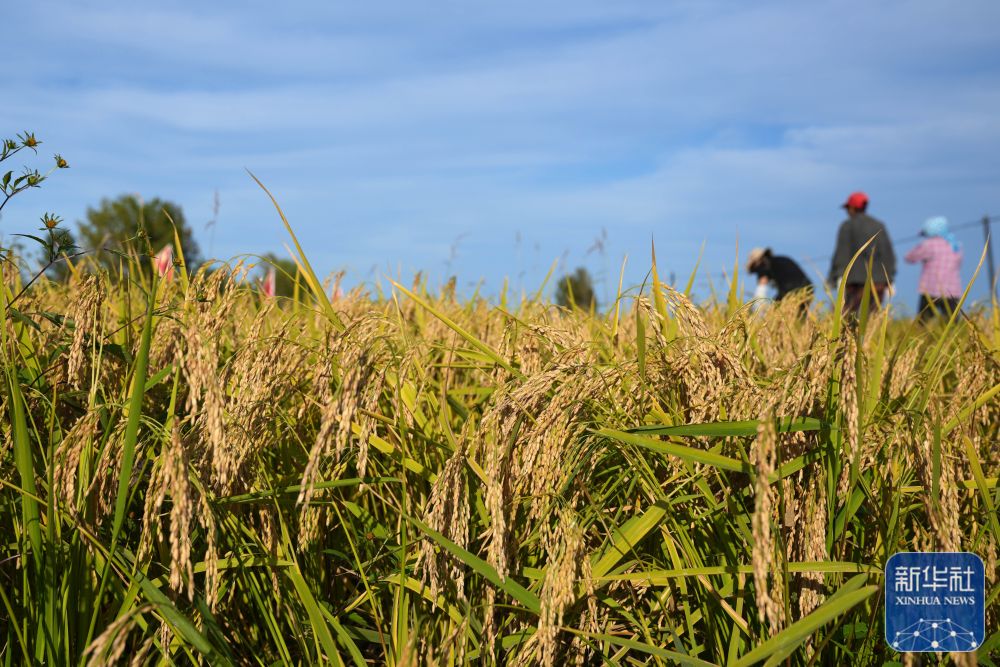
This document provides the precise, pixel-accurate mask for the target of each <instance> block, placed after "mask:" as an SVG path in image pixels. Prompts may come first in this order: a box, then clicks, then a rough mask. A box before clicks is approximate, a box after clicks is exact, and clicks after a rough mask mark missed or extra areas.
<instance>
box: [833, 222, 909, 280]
mask: <svg viewBox="0 0 1000 667" xmlns="http://www.w3.org/2000/svg"><path fill="white" fill-rule="evenodd" d="M876 235H877V236H876ZM873 236H875V240H874V241H872V242H871V244H870V245H869V246H868V247H867V248H866V249H865V251H864V252H863V253H862V254H861V255H860V256H859V257H858V259H857V261H856V262H854V266H852V267H851V272H850V273H849V274H848V275H847V282H848V284H851V283H855V284H864V282H865V280H866V278H867V277H868V262H869V260H870V259H871V260H872V282H873V283H883V284H884V283H891V282H892V281H893V280H894V279H895V277H896V253H894V252H893V250H892V241H890V240H889V232H888V231H887V230H886V228H885V225H884V224H882V223H881V222H880V221H878V220H876V219H875V218H873V217H871V216H870V215H868V214H867V213H855V214H854V215H852V216H851V217H849V218H848V219H847V220H844V221H843V222H842V223H840V231H839V232H837V249H836V250H835V251H834V253H833V261H832V262H831V263H830V284H831V285H835V284H836V283H837V282H839V281H840V277H841V276H842V275H843V274H844V271H846V270H847V265H848V264H849V263H850V262H851V258H852V257H854V253H856V252H857V251H858V250H860V249H861V246H863V245H864V244H865V243H867V242H868V239H870V238H872V237H873ZM873 255H874V258H873V257H872V256H873Z"/></svg>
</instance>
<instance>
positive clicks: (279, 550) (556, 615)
mask: <svg viewBox="0 0 1000 667" xmlns="http://www.w3.org/2000/svg"><path fill="white" fill-rule="evenodd" d="M299 252H301V248H300V249H299ZM299 259H300V262H301V270H302V275H303V285H304V286H303V289H302V291H301V293H299V294H297V295H296V297H295V298H293V299H280V298H279V299H267V298H264V297H262V296H261V295H260V294H259V293H258V292H257V291H256V290H255V289H254V287H253V284H252V282H248V281H245V280H243V279H242V276H243V272H244V270H245V267H239V266H237V267H232V268H230V269H224V270H218V271H215V272H212V273H210V272H205V271H203V272H200V273H198V274H197V275H188V274H187V272H185V271H183V270H179V271H178V273H177V275H176V276H175V277H174V279H173V280H172V281H170V282H165V281H162V280H159V279H158V278H156V277H155V276H153V275H151V274H150V272H149V269H148V268H147V269H145V270H142V269H140V265H139V264H138V263H133V265H132V267H131V279H130V280H127V281H122V280H116V279H112V278H111V277H110V276H108V275H107V274H102V273H95V272H91V271H88V270H87V266H86V265H80V266H78V267H76V268H77V271H76V274H75V275H74V276H73V277H72V278H71V280H70V282H69V283H68V284H57V283H50V282H45V281H44V280H43V281H41V282H39V283H37V284H36V285H34V286H32V287H31V288H30V289H29V290H27V291H26V292H25V293H24V294H23V295H21V296H19V297H17V298H16V300H15V301H14V302H13V303H11V300H12V299H14V298H15V296H16V295H17V294H18V293H19V292H20V289H21V286H20V284H19V282H18V281H19V280H20V279H19V278H18V277H17V276H16V275H11V274H8V275H7V279H6V284H5V290H4V291H3V292H4V296H3V302H4V303H3V305H4V313H5V317H4V322H3V327H2V335H3V339H2V349H3V368H4V371H5V385H4V392H3V406H2V410H3V413H4V420H3V433H2V436H3V438H2V443H0V664H2V665H22V664H42V663H44V664H49V665H78V664H79V665H82V664H132V665H146V664H150V665H172V664H178V665H188V664H201V665H228V664H232V665H311V664H335V665H339V664H346V665H369V664H370V665H375V664H378V665H382V664H387V665H400V666H403V665H406V666H409V665H438V664H440V665H465V664H484V665H572V664H576V665H645V664H649V665H675V664H681V665H737V666H741V665H753V664H768V665H778V664H782V665H784V664H787V665H875V664H878V665H881V664H893V663H905V664H918V663H917V661H916V658H915V657H914V656H912V655H909V656H908V655H900V654H897V653H894V652H893V651H891V650H890V649H889V648H888V647H887V646H886V644H885V642H884V639H883V637H882V631H883V627H882V625H883V620H882V584H883V580H882V567H883V566H884V564H885V562H886V560H887V559H888V558H889V556H890V555H891V554H893V553H895V552H897V551H909V550H946V551H952V550H968V551H972V552H975V553H977V554H979V555H980V556H981V557H982V558H983V560H984V561H985V562H986V571H987V629H988V632H989V633H992V634H991V635H990V636H988V638H987V640H986V642H985V644H984V646H983V647H982V648H981V649H980V651H979V653H978V656H976V655H969V654H964V655H959V654H956V655H955V656H952V657H949V656H947V655H943V656H940V657H937V658H935V657H933V656H931V657H932V660H931V662H933V663H936V662H938V661H942V662H946V663H947V662H949V661H954V662H956V663H958V664H974V663H975V661H976V659H977V657H978V660H979V661H980V662H981V664H996V663H997V662H1000V626H998V612H1000V601H998V597H1000V582H998V581H997V576H996V575H997V546H998V545H997V542H998V539H1000V519H998V515H997V504H998V503H1000V495H998V491H997V471H998V470H1000V446H998V444H997V443H998V437H997V436H998V424H1000V402H998V399H997V394H998V392H1000V366H998V361H1000V320H998V311H997V310H995V309H979V310H977V309H974V308H967V309H966V312H967V314H968V317H967V318H956V320H955V321H954V322H951V323H950V324H943V323H942V324H938V325H935V326H933V327H930V328H922V327H920V326H919V325H916V324H914V323H912V322H911V321H908V320H905V321H904V320H897V319H893V318H890V317H887V316H886V315H885V314H884V313H879V314H867V313H865V314H863V316H862V318H861V320H860V321H847V320H844V319H843V318H842V317H841V316H840V314H839V313H837V312H829V311H828V310H823V309H820V308H819V307H816V308H814V309H813V310H812V311H810V312H809V314H808V315H807V316H806V317H804V318H799V317H798V316H797V313H798V304H797V303H791V302H787V301H786V302H783V303H781V304H779V305H778V306H776V307H773V308H770V309H768V310H766V311H764V312H762V313H760V314H754V313H753V312H752V309H751V308H750V307H749V305H747V304H743V303H742V302H741V301H740V298H739V294H738V292H737V291H736V290H733V291H732V292H731V293H730V295H729V296H728V298H726V297H725V296H723V297H722V298H721V299H720V300H719V301H717V302H712V303H707V304H697V305H696V304H693V303H692V302H691V301H690V300H689V298H688V297H687V296H686V295H685V293H684V291H683V289H680V288H679V289H678V290H677V291H675V290H674V289H672V288H671V287H669V286H667V285H664V284H662V283H661V282H660V281H659V280H657V279H656V276H655V273H654V274H653V277H652V278H651V280H650V281H649V282H648V283H647V284H646V285H645V286H644V287H639V286H637V287H635V288H633V289H623V290H621V291H620V292H619V299H618V300H617V301H616V303H614V304H612V307H611V308H610V309H609V310H608V311H607V312H600V313H586V312H580V311H576V312H570V311H566V310H561V309H559V308H557V307H555V306H553V305H551V304H549V303H546V301H545V300H544V299H542V298H540V297H537V296H532V295H527V296H526V297H525V298H523V299H522V298H518V299H512V298H510V297H507V298H505V299H503V300H502V302H501V303H499V304H498V303H497V302H496V301H494V302H492V303H490V302H487V301H485V300H483V299H480V298H473V299H466V300H461V299H458V298H456V297H455V295H454V291H453V289H450V288H448V287H446V288H445V289H443V290H440V291H439V290H437V289H432V288H430V287H428V286H427V285H425V284H422V283H420V282H419V281H418V282H416V283H413V284H407V285H398V284H393V285H391V286H389V285H387V286H386V289H385V290H384V291H382V292H372V293H366V292H363V291H354V292H352V293H350V294H348V295H347V296H345V297H344V298H342V299H338V300H335V301H330V300H329V299H328V298H327V297H326V296H325V293H327V292H325V291H324V289H323V287H322V286H321V285H319V283H318V282H317V281H316V278H315V276H314V274H313V273H312V269H311V268H309V266H308V263H307V262H306V261H305V258H304V257H302V256H300V258H299ZM991 660H992V662H991ZM921 664H928V661H927V658H926V657H925V658H924V662H923V663H921Z"/></svg>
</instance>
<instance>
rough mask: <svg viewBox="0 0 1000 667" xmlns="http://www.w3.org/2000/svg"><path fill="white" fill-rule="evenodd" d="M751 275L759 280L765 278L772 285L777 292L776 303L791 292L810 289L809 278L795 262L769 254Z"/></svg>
mask: <svg viewBox="0 0 1000 667" xmlns="http://www.w3.org/2000/svg"><path fill="white" fill-rule="evenodd" d="M751 273H753V274H755V275H757V276H758V277H759V278H767V279H768V281H769V282H770V283H771V284H772V285H774V287H775V289H777V290H778V296H777V300H778V301H780V300H781V299H783V298H784V297H785V295H787V294H788V293H789V292H791V291H793V290H797V289H802V288H804V287H812V283H811V282H809V278H807V277H806V274H805V273H803V272H802V269H801V268H799V265H798V264H796V263H795V260H793V259H791V258H789V257H784V256H782V255H771V254H770V253H768V254H766V255H764V257H763V258H762V259H761V260H760V262H758V263H757V265H756V266H755V267H754V268H753V270H752V271H751Z"/></svg>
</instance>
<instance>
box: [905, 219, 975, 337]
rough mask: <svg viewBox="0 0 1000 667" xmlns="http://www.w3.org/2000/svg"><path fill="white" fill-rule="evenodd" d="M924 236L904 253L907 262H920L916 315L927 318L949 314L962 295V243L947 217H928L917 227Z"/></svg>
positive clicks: (926, 319) (927, 319) (922, 318)
mask: <svg viewBox="0 0 1000 667" xmlns="http://www.w3.org/2000/svg"><path fill="white" fill-rule="evenodd" d="M920 235H921V236H923V237H924V240H923V241H921V242H920V244H919V245H917V247H915V248H913V250H911V251H910V252H908V253H906V257H904V259H905V260H906V261H907V262H909V263H910V264H920V265H921V269H920V282H919V283H918V284H917V289H918V291H919V292H920V303H919V305H918V306H917V312H918V313H919V314H918V317H919V318H920V319H921V320H922V321H924V322H927V321H929V320H932V319H934V316H935V315H942V316H944V317H949V316H951V314H952V313H953V312H955V310H957V309H958V301H959V298H960V297H961V295H962V279H961V277H960V276H959V269H960V268H961V266H962V246H961V245H960V244H959V243H958V241H956V240H955V235H954V234H953V233H952V232H951V230H950V229H949V227H948V218H945V217H943V216H938V217H935V218H928V219H927V220H926V221H925V222H924V224H923V227H922V228H921V230H920Z"/></svg>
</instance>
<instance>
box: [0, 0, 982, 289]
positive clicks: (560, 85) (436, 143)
mask: <svg viewBox="0 0 1000 667" xmlns="http://www.w3.org/2000/svg"><path fill="white" fill-rule="evenodd" d="M5 22H6V23H8V25H11V26H18V28H17V29H16V30H13V31H9V32H8V33H7V34H6V35H5V42H6V44H5V46H6V48H5V51H6V53H7V58H6V66H5V68H4V73H3V74H2V75H0V81H2V82H3V83H2V88H0V90H2V98H0V134H4V135H10V134H13V133H14V132H15V131H20V130H24V129H31V130H34V131H35V132H36V133H37V134H38V136H39V137H40V138H41V139H43V140H44V141H45V145H44V146H43V148H44V149H48V150H49V152H54V151H59V152H61V153H62V154H63V155H65V156H66V157H67V159H69V161H70V163H71V165H72V168H71V170H70V171H68V172H61V173H58V174H56V177H54V178H53V179H51V180H50V181H49V182H48V183H46V186H45V188H44V189H43V190H41V191H36V192H32V193H27V194H25V195H23V196H22V197H20V198H19V199H17V200H15V201H14V202H12V203H11V204H10V205H9V206H8V207H7V208H6V209H5V210H4V218H3V220H2V222H0V231H2V232H3V233H4V234H7V233H11V232H15V231H26V230H28V229H30V228H32V227H34V226H35V223H36V221H37V219H38V216H40V215H41V213H42V212H44V211H50V210H51V211H55V212H57V213H59V214H60V215H62V216H63V217H64V218H66V219H67V220H70V221H75V220H78V219H81V218H82V217H83V215H84V212H85V210H86V207H87V206H88V205H95V204H97V203H98V202H99V201H100V199H101V198H102V197H109V196H110V197H114V196H117V195H119V194H123V193H140V194H141V195H142V196H144V197H146V198H151V197H154V196H159V197H162V198H166V199H170V200H172V201H175V202H177V203H178V204H180V205H181V206H182V207H183V209H184V212H185V214H186V217H187V219H188V221H189V222H190V223H191V225H192V226H193V228H194V230H195V233H196V236H197V238H198V240H199V242H200V244H201V247H202V250H203V252H204V253H206V254H207V253H208V252H209V251H211V254H212V255H213V256H216V257H220V258H228V257H232V256H234V255H237V254H240V253H263V252H267V251H275V252H278V253H282V254H283V253H284V250H283V244H284V243H286V242H287V238H286V235H285V233H284V230H283V228H282V226H281V223H280V220H279V219H278V218H277V216H276V215H275V213H274V210H273V208H271V206H270V204H269V203H268V201H267V199H266V197H265V196H264V194H263V193H262V192H261V191H260V190H259V189H258V188H257V186H256V185H255V184H254V183H253V182H252V181H251V179H250V177H249V176H248V175H247V174H246V172H245V171H244V169H245V168H246V169H250V170H252V171H253V172H254V173H255V174H257V175H258V176H259V177H260V178H261V179H262V180H263V181H264V182H265V183H266V184H267V185H268V187H269V188H270V189H271V190H272V192H274V194H275V195H276V197H277V198H278V199H279V201H280V202H281V204H282V206H283V208H284V210H285V212H286V214H287V215H288V217H289V219H290V220H291V222H292V224H293V226H294V227H295V228H296V230H297V232H298V233H299V235H300V237H301V240H302V241H303V245H304V246H305V247H306V248H307V253H308V255H309V257H310V260H311V261H312V263H313V264H314V266H316V268H317V269H319V270H322V271H323V272H329V271H336V270H341V269H343V270H346V271H347V277H346V282H347V283H348V284H355V283H358V282H365V281H371V280H373V279H374V278H375V276H385V275H402V276H403V277H404V279H406V280H407V281H409V278H410V276H412V274H413V273H414V272H415V271H417V270H423V271H425V273H427V274H429V276H430V278H431V280H432V281H433V282H440V281H442V280H443V279H444V277H445V276H446V275H447V272H449V271H450V272H451V273H455V274H457V275H458V276H459V281H460V285H461V286H462V287H464V288H465V289H469V287H470V286H471V285H473V284H474V283H476V282H477V281H478V280H480V279H482V280H483V281H484V284H485V289H486V290H487V291H488V292H491V293H495V292H496V291H497V290H498V289H499V286H500V285H501V283H502V281H503V279H504V277H505V276H506V277H509V278H510V280H511V283H512V284H513V285H514V286H515V287H517V286H521V287H523V288H524V289H525V290H529V291H530V290H533V289H534V288H535V287H536V286H537V285H538V283H539V282H540V281H541V279H542V277H543V276H544V274H545V273H546V271H547V269H548V267H549V265H550V264H551V263H552V261H553V260H556V259H560V261H561V263H562V267H561V268H562V269H564V270H566V271H569V270H572V269H573V268H575V267H576V266H577V265H585V266H587V267H588V268H589V269H590V270H591V272H592V273H594V274H596V275H598V276H599V278H601V279H603V278H604V277H605V276H607V277H608V279H607V280H602V281H601V284H599V286H598V287H599V290H598V291H599V295H603V294H604V293H605V292H606V291H611V292H613V290H614V284H615V283H616V282H617V274H618V268H619V267H620V265H621V261H622V257H623V256H624V255H625V254H627V255H628V256H629V264H628V270H627V275H626V282H627V283H638V282H640V281H641V280H642V278H643V276H644V274H645V272H646V271H647V270H648V268H649V256H650V253H649V249H650V239H651V238H653V239H655V241H656V249H657V259H658V263H659V265H660V269H661V273H663V274H664V275H668V276H669V275H670V274H671V273H674V274H676V276H677V279H678V281H684V280H686V277H687V275H688V273H689V272H690V271H691V269H692V267H693V266H694V263H695V260H696V258H697V256H698V252H699V248H700V247H701V245H702V243H703V242H704V243H705V246H706V249H705V256H704V259H703V261H702V267H703V269H704V271H703V274H702V275H703V276H707V275H708V274H709V273H712V274H714V275H715V276H716V279H717V280H718V279H719V273H720V272H721V271H723V270H726V269H727V268H731V267H732V264H733V260H734V257H735V252H736V242H737V239H738V240H739V244H740V248H741V250H740V254H741V255H745V254H746V251H747V250H749V248H750V247H752V246H756V245H769V246H771V247H772V248H774V250H775V252H777V253H779V254H788V255H791V256H792V257H795V258H798V259H799V260H800V261H802V263H803V264H804V265H805V267H806V268H807V270H809V271H810V273H812V274H814V273H815V272H816V271H819V272H821V273H823V274H825V272H826V270H827V268H828V259H826V258H827V257H828V256H829V254H830V253H831V251H832V246H833V241H834V236H835V234H836V228H837V225H838V223H839V222H840V220H841V219H842V212H841V211H840V209H839V208H838V205H839V204H840V203H841V202H842V201H843V200H844V198H845V197H846V195H847V194H848V193H849V192H850V191H852V190H855V189H864V190H866V191H867V192H868V193H869V194H870V195H871V198H872V204H871V209H870V210H871V212H872V213H873V214H874V215H875V216H877V217H880V218H882V219H883V220H885V221H886V222H887V224H888V226H889V230H890V233H891V234H892V235H893V236H895V237H897V238H902V237H906V236H910V235H912V234H913V233H915V232H916V231H917V230H918V228H919V224H920V222H921V221H922V220H923V219H924V218H926V217H928V216H931V215H946V216H948V217H949V218H950V219H951V220H952V221H953V222H956V223H960V222H966V221H969V220H975V219H977V218H979V217H980V216H982V215H983V214H984V213H990V214H994V215H1000V41H998V40H997V37H996V35H997V33H996V26H997V25H998V24H1000V3H997V2H996V1H995V0H965V1H963V2H961V3H946V2H940V1H929V0H914V1H911V2H890V1H881V2H870V1H868V2H860V1H858V2H855V1H843V2H826V1H817V2H805V3H803V2H786V1H773V2H754V3H748V2H712V1H705V0H701V1H697V2H687V1H685V2H630V1H628V0H622V1H617V2H595V1H593V0H575V1H574V2H538V1H537V0H536V1H534V2H526V1H523V0H509V1H506V2H503V3H499V2H494V3H489V4H486V3H470V2H428V3H403V2H366V3H358V2H352V3H342V2H287V3H281V4H280V8H279V5H276V4H274V3H271V2H268V3H264V2H256V1H250V2H228V1H220V2H211V3H208V2H200V3H194V2H158V3H155V6H154V5H153V4H152V3H150V4H146V3H134V2H133V3H125V2H99V3H96V2H87V1H81V2H73V3H69V2H46V1H44V0H40V1H36V2H31V3H17V4H16V5H12V6H10V7H7V8H5ZM11 64H13V65H14V66H13V67H12V66H11ZM216 191H218V195H219V202H220V207H219V212H218V219H217V224H216V227H215V230H214V233H212V232H210V231H207V230H205V228H204V225H205V223H206V222H207V221H208V220H210V219H212V217H213V200H214V193H215V192H216ZM994 228H995V229H997V230H1000V225H995V226H994ZM602 233H606V241H605V243H604V252H603V253H601V252H598V251H596V250H592V248H593V247H594V241H595V239H598V238H601V236H602ZM960 237H961V240H962V241H963V242H964V243H965V246H966V255H967V257H966V262H965V266H964V269H965V271H964V274H965V275H964V277H965V278H968V277H969V276H970V275H971V272H972V269H973V268H974V266H975V263H976V260H978V254H979V251H980V250H981V248H982V237H981V232H980V231H979V230H978V229H972V230H970V231H968V232H964V233H962V234H961V235H960ZM905 249H906V246H901V247H899V248H898V250H900V251H903V250H905ZM588 250H590V252H588ZM806 258H815V259H811V260H809V261H806ZM998 259H1000V254H998ZM916 278H917V269H915V268H914V267H909V266H903V267H902V268H901V272H900V276H899V281H898V287H899V291H900V296H899V297H897V298H898V299H899V300H900V301H901V302H902V304H905V305H908V306H911V307H912V305H913V302H915V301H916V294H915V292H916ZM981 282H982V283H985V282H986V281H985V280H982V281H981ZM699 286H700V288H701V291H702V293H704V292H705V291H706V287H707V280H701V281H700V282H699ZM985 293H986V289H985V286H984V285H983V286H980V289H977V294H985Z"/></svg>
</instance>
